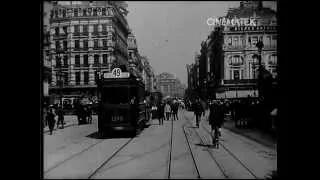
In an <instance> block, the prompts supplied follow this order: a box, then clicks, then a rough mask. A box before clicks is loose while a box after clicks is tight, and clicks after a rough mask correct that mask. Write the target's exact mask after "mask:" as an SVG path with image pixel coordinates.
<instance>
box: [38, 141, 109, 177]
mask: <svg viewBox="0 0 320 180" xmlns="http://www.w3.org/2000/svg"><path fill="white" fill-rule="evenodd" d="M103 141H104V140H99V141H98V142H96V143H94V144H91V145H90V146H88V147H86V148H84V149H83V150H81V151H79V152H77V153H75V154H72V155H71V156H69V157H67V158H66V159H64V160H62V161H59V162H58V163H56V164H55V165H53V166H51V167H50V168H48V169H47V170H46V171H45V172H44V174H47V173H49V172H50V171H52V170H53V169H55V168H57V167H59V166H60V165H62V164H64V163H65V162H67V161H69V160H71V159H73V158H75V157H76V156H79V155H81V154H83V153H84V152H86V151H88V150H89V149H91V148H93V147H94V146H96V145H98V144H100V143H102V142H103Z"/></svg>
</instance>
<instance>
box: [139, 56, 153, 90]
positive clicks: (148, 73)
mask: <svg viewBox="0 0 320 180" xmlns="http://www.w3.org/2000/svg"><path fill="white" fill-rule="evenodd" d="M142 61H143V72H142V75H143V80H144V83H145V87H146V91H147V92H150V93H151V92H155V90H156V88H155V82H154V81H155V80H154V79H155V75H154V70H153V68H152V66H151V65H150V62H149V60H148V58H147V57H145V56H142Z"/></svg>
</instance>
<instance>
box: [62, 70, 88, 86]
mask: <svg viewBox="0 0 320 180" xmlns="http://www.w3.org/2000/svg"><path fill="white" fill-rule="evenodd" d="M93 75H94V74H93ZM56 77H59V74H58V73H56ZM62 78H63V84H64V85H68V84H69V74H68V73H65V74H64V75H63V77H62ZM75 80H76V85H80V80H81V79H80V72H79V71H78V72H75ZM57 82H59V80H58V81H57ZM60 82H61V81H60ZM83 84H89V72H88V71H84V72H83Z"/></svg>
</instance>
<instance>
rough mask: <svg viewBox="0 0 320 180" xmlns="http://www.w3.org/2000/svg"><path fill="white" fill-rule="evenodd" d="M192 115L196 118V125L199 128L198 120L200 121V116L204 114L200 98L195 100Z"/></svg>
mask: <svg viewBox="0 0 320 180" xmlns="http://www.w3.org/2000/svg"><path fill="white" fill-rule="evenodd" d="M193 109H194V114H195V116H196V125H197V127H198V128H199V123H200V119H201V115H202V113H203V112H204V110H203V107H202V105H201V103H200V98H199V99H197V100H196V102H195V103H194V108H193Z"/></svg>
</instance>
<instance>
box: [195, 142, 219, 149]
mask: <svg viewBox="0 0 320 180" xmlns="http://www.w3.org/2000/svg"><path fill="white" fill-rule="evenodd" d="M195 145H196V146H201V147H206V148H216V149H217V147H216V146H214V145H212V144H199V143H198V144H195Z"/></svg>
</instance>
